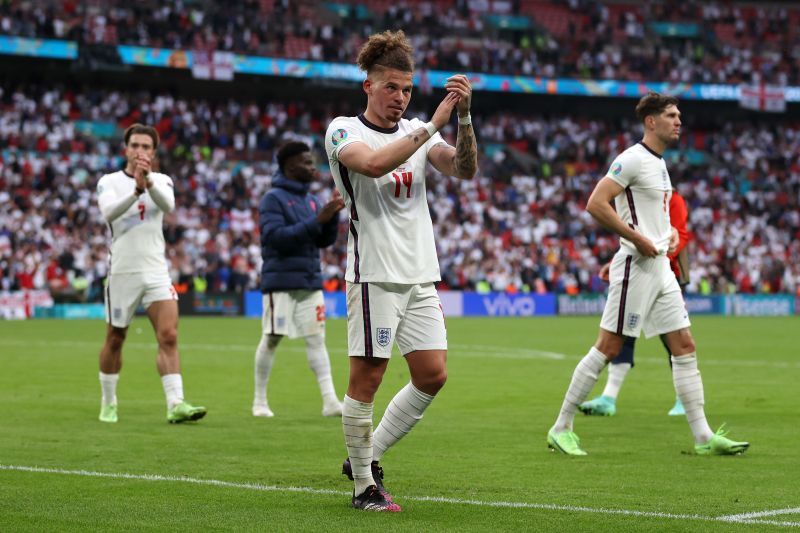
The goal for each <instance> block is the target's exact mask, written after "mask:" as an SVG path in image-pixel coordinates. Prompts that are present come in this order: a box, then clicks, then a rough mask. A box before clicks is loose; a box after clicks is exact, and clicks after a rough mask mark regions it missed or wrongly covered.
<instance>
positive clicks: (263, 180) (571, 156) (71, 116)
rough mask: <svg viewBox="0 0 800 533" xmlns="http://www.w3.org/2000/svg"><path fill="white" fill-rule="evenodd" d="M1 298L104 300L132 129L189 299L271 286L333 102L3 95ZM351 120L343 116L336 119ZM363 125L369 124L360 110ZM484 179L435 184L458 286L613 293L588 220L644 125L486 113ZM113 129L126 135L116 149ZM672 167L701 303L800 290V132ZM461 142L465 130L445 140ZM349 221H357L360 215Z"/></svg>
mask: <svg viewBox="0 0 800 533" xmlns="http://www.w3.org/2000/svg"><path fill="white" fill-rule="evenodd" d="M0 91H2V92H1V93H0V106H1V107H2V113H1V114H0V289H3V290H5V289H20V288H49V289H50V290H51V291H52V292H53V293H54V294H55V295H56V297H58V298H61V299H64V300H69V299H77V300H84V299H87V300H90V301H101V300H102V280H103V278H104V277H105V275H106V269H107V255H106V254H107V247H106V244H107V239H108V235H107V229H106V227H105V225H104V224H103V222H102V219H101V217H100V214H99V211H98V209H97V205H96V198H95V190H94V189H95V185H96V183H97V180H98V179H99V177H100V176H101V175H102V174H104V173H107V172H111V171H114V170H117V169H119V168H121V167H122V166H123V158H122V147H121V141H120V131H121V128H124V127H125V126H127V125H129V124H130V123H133V122H137V121H138V122H145V123H150V124H155V125H156V127H157V128H158V130H159V132H160V135H161V137H162V144H161V146H160V148H159V161H160V164H161V167H162V169H163V170H164V171H165V172H167V173H168V174H170V175H172V176H173V177H174V179H175V189H176V198H177V208H176V210H175V211H174V212H173V213H171V214H169V215H167V216H166V217H165V235H166V239H167V243H168V256H169V257H168V259H169V261H170V265H171V273H172V275H173V279H174V281H175V283H176V285H177V286H178V287H179V289H181V290H188V289H193V290H197V291H203V290H214V291H219V290H229V291H242V290H245V289H256V288H257V286H258V285H257V282H258V279H257V276H258V272H259V269H260V261H261V257H260V247H259V236H258V213H257V206H258V201H259V199H260V197H261V195H262V194H263V193H264V192H265V191H266V190H267V189H268V187H269V186H270V180H271V176H272V175H273V173H274V172H275V170H276V165H275V163H274V161H273V152H274V149H275V148H276V147H277V146H278V145H279V144H280V143H281V142H283V141H285V140H286V139H287V138H289V137H294V138H299V139H301V140H304V141H306V142H308V143H310V144H312V145H313V146H314V147H315V152H316V155H317V161H318V164H319V166H320V169H321V170H322V174H323V177H324V178H327V179H323V180H322V181H321V182H319V183H317V184H316V185H315V188H316V192H317V193H318V194H319V195H320V196H321V197H322V198H323V200H324V199H326V198H327V196H328V195H329V194H330V193H331V187H332V182H331V180H330V179H329V178H328V176H329V174H328V169H327V161H326V159H325V155H324V150H323V148H322V145H323V143H322V137H321V136H322V135H323V134H324V131H325V126H326V125H327V122H328V121H329V120H330V119H331V118H332V117H333V113H334V111H333V110H332V109H329V108H327V107H326V105H325V104H318V103H314V104H311V103H308V102H305V103H303V102H299V101H293V102H280V103H278V102H273V103H270V104H266V105H257V104H255V103H249V102H247V103H245V102H236V101H227V102H224V103H218V102H211V101H205V100H183V99H180V98H175V97H173V96H171V95H169V94H155V95H153V94H151V93H121V92H116V91H106V90H99V89H85V90H81V91H74V90H70V89H66V88H53V87H49V88H44V87H42V86H33V87H32V86H25V87H11V86H0ZM336 111H337V112H339V113H341V112H342V108H341V105H340V104H337V110H336ZM349 112H352V113H353V114H355V113H356V112H358V110H357V109H352V110H349ZM474 120H475V124H476V131H478V132H479V133H478V136H479V144H480V145H481V148H482V153H481V155H480V171H479V178H478V179H476V180H473V181H471V182H461V181H458V180H451V179H439V177H438V176H437V175H436V174H435V171H432V173H431V178H430V180H429V184H428V194H429V205H430V208H431V212H432V216H433V220H434V225H435V231H436V234H437V243H438V246H439V257H440V262H441V270H442V276H443V283H442V286H443V288H452V289H466V290H489V289H493V290H501V291H510V292H519V291H539V292H541V291H555V292H559V293H572V294H574V293H578V292H602V291H603V290H604V289H605V287H604V284H603V283H602V282H601V281H600V280H599V279H598V278H597V271H598V269H599V266H600V264H601V263H602V262H603V261H606V260H608V259H609V258H610V257H611V255H612V254H613V251H614V249H615V248H616V246H617V241H616V239H615V238H612V237H611V236H609V235H608V234H607V233H605V232H604V231H602V230H600V229H599V228H598V227H597V225H596V224H595V223H594V222H593V221H592V220H590V217H589V215H588V214H587V213H586V212H585V211H584V206H585V203H586V200H587V198H588V194H589V193H590V192H591V190H592V188H593V186H594V183H595V182H596V181H597V179H598V178H599V177H600V176H601V175H602V174H603V173H604V172H605V171H606V167H607V165H608V164H609V162H610V160H611V159H612V158H613V156H614V155H615V154H616V153H618V152H619V151H621V150H622V149H624V148H625V147H627V146H629V145H631V144H632V143H634V142H636V141H637V140H638V139H639V137H640V132H639V130H638V129H637V128H638V127H637V126H636V125H635V124H634V122H633V121H627V120H623V121H619V122H613V123H612V122H610V121H604V120H594V119H588V118H582V117H577V116H555V117H545V116H542V115H534V114H522V113H512V112H502V113H496V114H488V115H480V114H478V113H476V114H475V117H474ZM109 125H110V132H111V133H110V134H100V133H99V132H102V131H104V130H103V127H104V126H109ZM687 129H688V130H689V131H688V132H687V133H686V134H685V135H684V136H683V139H682V141H681V146H680V149H679V150H676V151H675V152H674V153H673V154H671V155H668V158H669V159H670V163H669V167H670V174H671V176H672V179H673V183H675V184H677V187H678V189H679V190H680V191H681V193H682V194H683V195H684V197H685V198H686V200H687V202H688V204H689V210H690V221H689V223H690V229H691V231H692V232H693V235H694V240H693V241H692V242H691V243H690V247H689V249H690V254H691V262H692V267H693V268H692V284H691V285H690V287H689V289H690V291H694V292H705V293H707V292H712V291H713V292H731V291H734V290H736V291H740V292H791V293H798V291H800V157H798V155H797V154H798V153H800V125H799V124H783V125H780V126H777V125H769V124H767V123H763V124H758V125H753V124H744V123H742V124H735V123H731V124H727V125H726V126H724V127H723V128H721V129H714V130H708V131H704V130H694V131H693V130H692V129H691V127H689V128H687ZM443 133H444V135H445V137H446V138H449V139H450V141H451V142H454V138H453V137H454V130H453V129H452V127H450V126H449V127H448V128H446V129H445V131H444V132H443ZM343 218H344V217H343ZM346 235H347V226H346V221H345V220H342V226H341V229H340V235H339V240H338V242H337V244H336V245H335V246H333V247H331V248H329V249H327V250H325V251H324V252H323V275H324V278H325V280H326V282H325V287H326V288H327V289H329V290H336V289H339V288H341V286H342V285H341V284H342V277H343V273H344V268H345V257H346V254H345V247H346Z"/></svg>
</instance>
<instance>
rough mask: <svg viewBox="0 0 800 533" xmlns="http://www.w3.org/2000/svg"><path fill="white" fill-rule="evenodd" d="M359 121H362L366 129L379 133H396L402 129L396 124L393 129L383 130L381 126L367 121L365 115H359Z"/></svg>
mask: <svg viewBox="0 0 800 533" xmlns="http://www.w3.org/2000/svg"><path fill="white" fill-rule="evenodd" d="M358 120H360V121H361V123H362V124H363V125H365V126H366V127H368V128H369V129H371V130H375V131H377V132H378V133H395V132H396V131H397V130H399V129H400V126H399V125H398V124H395V125H394V127H393V128H381V127H380V126H378V125H376V124H373V123H372V122H370V121H369V120H367V117H365V116H364V113H361V114H360V115H358Z"/></svg>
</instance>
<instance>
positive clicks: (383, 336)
mask: <svg viewBox="0 0 800 533" xmlns="http://www.w3.org/2000/svg"><path fill="white" fill-rule="evenodd" d="M376 333H377V335H376V336H377V339H378V346H381V347H386V346H388V345H389V343H390V342H392V328H378V329H377V331H376Z"/></svg>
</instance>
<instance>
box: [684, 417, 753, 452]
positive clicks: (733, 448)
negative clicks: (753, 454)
mask: <svg viewBox="0 0 800 533" xmlns="http://www.w3.org/2000/svg"><path fill="white" fill-rule="evenodd" d="M724 428H725V424H722V425H721V426H720V427H719V429H718V430H717V432H716V433H715V434H714V436H713V437H711V439H710V440H709V441H708V442H706V443H705V444H695V445H694V451H695V453H696V454H697V455H741V454H743V453H744V452H745V451H747V448H749V447H750V443H749V442H736V441H735V440H731V439H729V438H727V437H725V435H727V434H728V432H727V431H725V429H724Z"/></svg>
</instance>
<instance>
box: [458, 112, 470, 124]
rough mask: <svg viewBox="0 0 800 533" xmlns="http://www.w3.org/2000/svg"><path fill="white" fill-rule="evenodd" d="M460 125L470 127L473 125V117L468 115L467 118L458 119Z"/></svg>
mask: <svg viewBox="0 0 800 533" xmlns="http://www.w3.org/2000/svg"><path fill="white" fill-rule="evenodd" d="M458 124H459V125H461V126H469V125H470V124H472V115H471V114H469V113H467V116H466V117H458Z"/></svg>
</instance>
